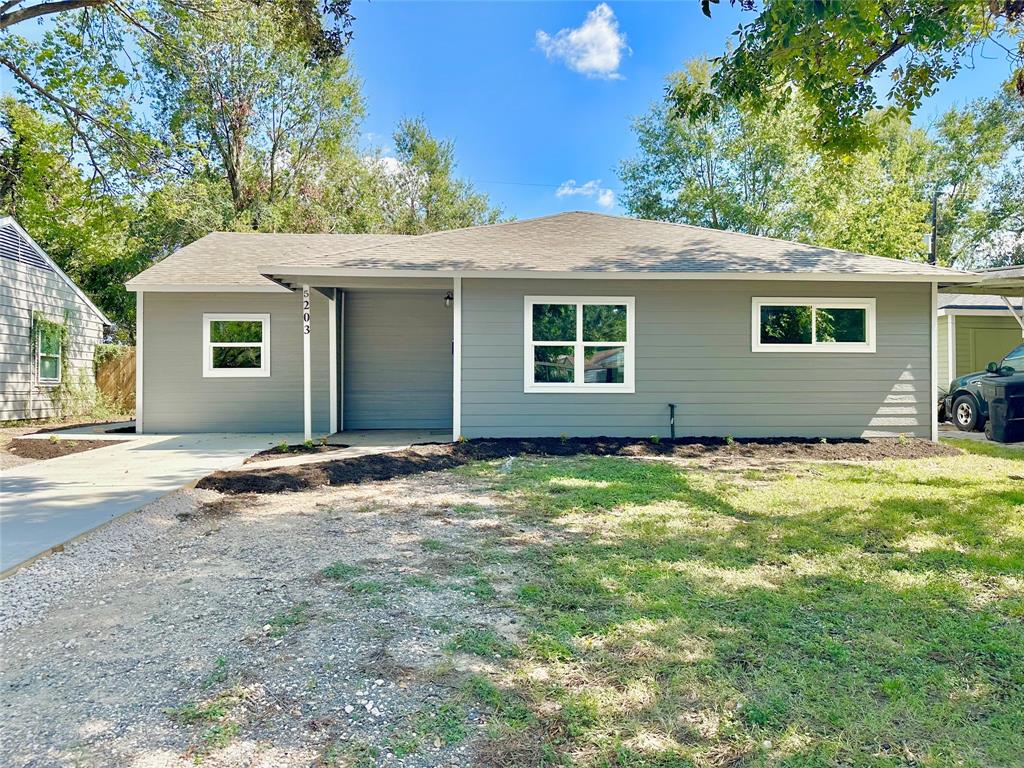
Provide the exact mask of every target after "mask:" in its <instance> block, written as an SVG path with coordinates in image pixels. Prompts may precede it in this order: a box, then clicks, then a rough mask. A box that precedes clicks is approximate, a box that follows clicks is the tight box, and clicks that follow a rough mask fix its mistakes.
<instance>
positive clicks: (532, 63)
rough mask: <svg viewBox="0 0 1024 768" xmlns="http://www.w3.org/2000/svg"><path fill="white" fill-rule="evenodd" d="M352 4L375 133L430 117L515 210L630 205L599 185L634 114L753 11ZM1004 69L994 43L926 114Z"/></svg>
mask: <svg viewBox="0 0 1024 768" xmlns="http://www.w3.org/2000/svg"><path fill="white" fill-rule="evenodd" d="M353 10H354V13H355V16H356V21H355V24H354V31H355V37H354V40H353V43H352V46H351V48H350V53H351V55H352V57H353V59H354V61H355V65H356V70H357V72H358V74H359V76H360V77H361V78H362V79H363V84H364V87H363V92H364V96H365V99H366V105H367V110H368V115H367V118H366V120H365V122H364V126H363V128H364V135H365V137H366V138H367V140H368V141H369V142H371V143H375V144H381V145H386V144H387V143H388V142H389V137H390V134H391V131H392V130H393V128H394V126H395V124H396V123H397V121H398V120H399V119H400V118H401V117H402V116H404V115H409V116H414V115H422V116H423V117H425V118H426V120H427V123H428V125H429V126H430V128H431V130H432V131H433V132H434V134H435V135H437V136H443V137H446V138H451V139H453V140H454V141H455V146H456V154H457V157H458V160H459V173H460V175H461V176H463V177H464V178H467V179H469V180H471V181H472V182H473V183H474V184H475V185H477V187H478V188H480V189H481V190H483V191H485V192H487V193H488V194H489V195H490V196H491V199H492V201H493V202H494V203H496V204H497V205H499V206H501V207H502V208H503V209H504V210H505V212H506V213H507V214H510V215H513V216H516V217H518V218H528V217H531V216H540V215H544V214H548V213H553V212H557V211H563V210H573V209H584V210H596V211H610V212H612V213H621V212H622V210H621V208H620V207H619V206H618V204H617V203H612V205H611V206H608V205H607V203H609V198H610V195H609V194H608V193H607V192H604V193H603V194H602V190H611V191H612V194H614V193H616V192H618V190H619V189H620V185H619V182H618V179H617V176H616V167H617V164H618V162H619V160H620V159H622V158H624V157H628V156H630V155H632V153H633V151H634V148H635V144H634V141H633V136H632V132H631V130H630V123H631V120H632V118H633V117H634V116H636V115H639V114H642V113H643V112H645V111H646V110H647V109H648V107H649V105H650V104H651V103H652V102H653V101H655V100H657V99H658V98H660V96H661V94H662V89H663V85H664V79H665V76H666V75H667V74H668V73H669V72H671V71H673V70H675V69H678V68H679V67H680V65H681V64H682V62H683V61H684V60H686V59H688V58H691V57H694V56H700V55H717V54H719V53H721V52H722V50H723V48H724V46H725V43H726V41H727V40H728V38H729V35H730V33H731V32H732V31H733V30H734V29H735V28H736V27H737V25H738V24H739V23H740V22H741V21H742V20H744V19H749V18H751V14H749V13H743V12H741V11H739V10H738V9H735V8H733V7H731V6H730V5H729V4H728V2H723V3H722V4H721V5H719V6H717V7H715V8H714V9H713V18H712V19H707V18H705V17H704V16H703V15H702V14H701V12H700V5H699V3H698V2H697V0H692V2H680V3H662V2H608V3H607V10H605V9H599V4H598V3H597V2H596V1H592V2H586V3H582V2H580V3H578V2H559V3H540V2H500V3H483V2H479V3H475V2H448V3H436V2H387V1H386V0H373V1H372V2H366V0H357V2H355V3H354V4H353ZM588 15H589V21H588ZM580 27H583V30H582V31H581V32H577V33H576V34H575V36H573V35H572V34H571V30H575V29H578V28H580ZM560 30H567V32H566V33H564V34H562V35H561V36H559V31H560ZM538 32H542V33H544V35H546V37H545V36H540V37H538ZM622 37H624V45H625V47H622V43H623V41H622V40H621V38H622ZM616 52H617V53H618V59H619V60H618V65H617V66H614V67H612V65H613V64H615V58H616ZM573 67H575V69H574V68H573ZM579 70H582V71H579ZM1007 72H1008V66H1007V64H1006V61H1005V59H1003V58H1001V57H1000V55H999V51H998V50H997V49H996V48H995V47H994V46H989V50H986V51H984V53H983V55H981V56H976V57H975V61H974V68H973V69H965V70H964V71H963V72H961V74H960V75H959V76H958V77H957V78H956V79H955V80H953V81H951V82H948V83H945V84H943V85H942V86H941V88H940V91H939V93H938V94H936V95H935V96H934V97H932V98H931V99H930V100H929V101H928V102H927V103H926V104H925V106H924V108H923V109H922V110H921V112H920V113H919V115H918V117H917V118H916V120H915V122H917V123H918V124H921V125H925V124H927V123H928V122H929V121H930V120H931V119H933V118H934V117H935V116H936V115H937V114H939V113H940V112H941V111H942V110H944V109H946V108H947V107H948V106H950V105H951V104H953V103H963V102H965V101H967V100H969V99H971V98H975V97H977V96H985V95H990V94H992V93H994V92H995V89H996V88H997V87H998V85H999V83H1000V82H1001V81H1002V79H1003V78H1005V76H1006V74H1007ZM570 180H574V181H575V183H576V187H582V186H584V185H585V184H586V183H587V182H597V183H596V184H592V185H591V186H590V187H585V188H584V190H583V192H586V193H588V194H584V193H583V192H581V193H580V194H573V195H562V196H558V195H557V194H556V193H557V191H558V187H559V186H560V185H562V184H564V183H566V182H568V181H570ZM602 203H603V204H604V205H602Z"/></svg>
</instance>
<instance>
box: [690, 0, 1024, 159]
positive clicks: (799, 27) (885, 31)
mask: <svg viewBox="0 0 1024 768" xmlns="http://www.w3.org/2000/svg"><path fill="white" fill-rule="evenodd" d="M717 2H718V0H702V3H701V5H702V7H703V10H704V13H705V14H707V15H711V12H712V11H711V6H712V5H713V4H716V3H717ZM730 3H731V4H733V5H739V6H740V7H741V8H743V9H744V10H745V11H747V12H751V13H753V14H755V16H754V18H753V19H752V20H751V21H750V22H748V23H744V24H741V25H740V27H739V28H738V29H737V30H736V33H735V36H736V41H735V44H732V45H730V47H729V48H728V50H727V51H726V52H725V54H724V55H723V56H721V57H720V58H719V59H717V60H716V61H717V64H718V65H719V66H718V67H717V68H716V70H715V74H714V78H713V80H712V83H711V88H710V89H708V90H707V91H705V92H697V91H692V90H687V89H679V90H677V91H676V92H675V94H674V97H675V98H674V102H675V103H674V106H675V108H677V109H679V110H680V111H682V112H685V113H687V114H690V115H694V116H696V115H705V114H708V113H711V112H714V111H715V110H716V109H718V108H719V105H720V104H721V103H722V102H739V101H744V100H746V101H748V102H749V103H750V104H752V105H754V106H755V107H756V108H757V109H758V110H759V111H765V112H774V111H777V110H779V109H781V108H783V107H784V106H785V105H786V103H787V102H788V98H789V89H790V87H792V86H794V85H795V86H796V87H797V88H798V89H799V90H800V91H801V93H803V94H804V97H805V98H806V99H807V100H808V101H809V103H810V104H811V105H812V106H813V107H814V119H813V123H812V125H813V129H814V138H815V140H816V141H817V142H818V143H820V144H821V145H822V146H827V147H830V148H841V149H849V148H851V147H853V146H857V145H860V144H863V143H864V142H865V141H870V140H871V138H872V132H871V130H870V125H869V122H870V120H869V118H870V116H871V115H872V113H873V112H874V111H875V110H876V109H878V108H879V107H882V106H885V107H886V108H891V109H892V110H893V111H894V112H895V113H897V114H901V115H904V116H905V115H910V114H913V113H914V112H915V111H916V110H917V109H918V107H920V105H921V102H922V100H923V99H924V98H925V97H927V96H930V95H931V94H932V93H934V92H935V90H936V89H937V88H938V87H939V84H940V83H942V82H943V81H945V80H949V79H950V78H952V77H953V76H954V75H956V74H957V72H959V71H960V70H961V69H962V68H963V67H965V66H968V65H969V62H970V58H971V55H972V54H974V53H975V51H976V49H979V48H980V47H981V46H983V45H987V46H988V48H987V50H988V51H992V52H996V51H998V52H1005V54H1006V57H1007V59H1008V70H1009V71H1008V74H1009V76H1010V78H1011V80H1012V81H1013V83H1014V90H1015V91H1016V93H1017V94H1018V96H1020V97H1024V37H1022V34H1021V33H1022V28H1021V23H1022V21H1024V3H1021V2H1020V0H987V1H985V0H941V2H939V1H937V0H763V2H761V3H757V2H755V1H754V0H730Z"/></svg>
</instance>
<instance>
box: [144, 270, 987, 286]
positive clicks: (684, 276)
mask: <svg viewBox="0 0 1024 768" xmlns="http://www.w3.org/2000/svg"><path fill="white" fill-rule="evenodd" d="M256 268H257V270H259V272H260V273H261V274H263V275H267V276H269V275H296V276H303V277H317V276H320V277H462V278H474V277H478V278H507V279H534V280H786V281H789V282H801V281H821V282H855V283H856V282H861V283H970V282H975V281H976V276H975V275H967V274H964V275H957V274H949V275H947V274H939V275H934V274H892V273H885V274H879V273H873V272H844V273H837V272H596V271H587V272H571V271H570V272H555V271H541V270H463V269H384V268H374V269H364V268H351V267H299V266H294V265H259V266H257V267H256ZM146 290H152V289H150V288H146Z"/></svg>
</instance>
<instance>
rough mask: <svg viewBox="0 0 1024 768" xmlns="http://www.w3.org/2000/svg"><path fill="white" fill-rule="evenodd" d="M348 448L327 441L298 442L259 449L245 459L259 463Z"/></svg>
mask: <svg viewBox="0 0 1024 768" xmlns="http://www.w3.org/2000/svg"><path fill="white" fill-rule="evenodd" d="M346 448H348V446H347V445H342V444H335V443H327V444H324V445H319V444H314V445H306V444H304V443H298V444H293V445H279V446H275V447H274V448H267V449H266V450H265V451H258V452H256V453H254V454H253V455H252V456H250V457H249V458H248V459H246V460H245V463H246V464H257V463H259V462H261V461H273V460H274V459H281V458H284V457H285V456H318V455H320V454H325V453H337V452H338V451H343V450H345V449H346Z"/></svg>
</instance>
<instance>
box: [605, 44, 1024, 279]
mask: <svg viewBox="0 0 1024 768" xmlns="http://www.w3.org/2000/svg"><path fill="white" fill-rule="evenodd" d="M714 77H715V74H714V70H713V68H712V67H710V66H709V65H708V64H707V63H705V62H699V61H698V62H689V63H688V64H687V65H686V68H685V69H684V70H683V71H682V72H680V73H676V74H674V75H672V76H671V77H670V78H669V83H670V87H669V91H670V93H669V95H668V96H667V97H666V99H665V100H664V101H662V102H660V103H657V104H655V105H654V106H653V107H652V108H651V111H650V112H649V113H648V114H647V115H645V116H643V117H641V118H639V119H638V120H637V121H636V123H635V125H634V130H635V131H636V134H637V141H638V145H639V150H640V151H639V153H638V155H637V156H636V157H634V158H630V159H628V160H626V161H624V162H623V163H622V164H621V166H620V176H621V178H622V181H623V185H624V187H625V193H624V195H623V197H622V201H623V205H624V206H625V208H626V210H627V211H628V212H629V213H631V214H633V215H636V216H640V217H643V218H651V219H660V220H666V221H677V222H683V223H689V224H697V225H701V226H710V227H715V228H722V229H731V230H735V231H740V232H746V233H749V234H757V235H768V236H772V237H781V238H785V239H792V240H798V241H802V242H807V243H813V244H819V245H825V246H829V247H833V248H841V249H845V250H850V251H857V252H862V253H872V254H876V255H879V256H888V257H893V258H904V259H916V260H923V259H925V258H926V257H927V246H926V244H925V235H926V234H927V233H928V232H930V230H931V202H932V198H933V196H935V195H936V194H938V200H939V205H938V207H939V216H938V220H939V237H938V243H939V250H938V256H939V261H940V263H945V264H951V265H954V266H960V267H972V266H984V265H986V264H997V263H1011V262H1012V261H1013V260H1014V259H1019V258H1021V253H1022V251H1024V247H1022V242H1024V238H1022V236H1021V231H1022V229H1021V228H1022V225H1024V184H1022V175H1021V171H1020V169H1021V167H1022V166H1021V160H1020V148H1021V146H1022V137H1024V129H1022V125H1024V119H1022V114H1024V106H1022V105H1021V103H1020V102H1019V100H1017V99H1016V97H1014V96H1013V95H1012V94H1011V93H1010V92H1009V89H1007V88H1004V89H1003V90H1001V91H1000V92H999V93H998V94H996V95H995V96H994V97H992V98H980V99H976V100H975V101H973V102H971V103H969V104H967V105H965V106H964V107H962V108H955V109H951V110H949V111H948V112H946V113H945V114H944V115H943V116H942V117H941V119H939V120H938V121H937V123H936V125H935V126H934V127H933V129H932V130H931V131H930V132H928V131H925V130H922V129H918V128H912V127H911V126H910V124H909V122H908V121H907V120H905V119H895V118H892V117H888V118H887V117H886V116H885V115H883V114H882V113H880V112H873V113H871V114H869V115H868V116H867V117H866V118H865V120H864V124H863V126H862V128H863V130H864V131H866V132H868V133H870V136H871V141H870V142H869V143H866V144H864V145H862V146H860V147H859V148H858V149H857V150H856V151H851V152H847V153H845V154H840V153H836V152H832V151H828V150H823V149H822V148H821V147H820V146H819V144H818V143H816V140H815V138H814V135H813V133H812V132H809V129H808V126H810V125H812V124H813V118H814V115H815V114H816V110H815V107H814V104H813V103H812V102H811V101H810V100H808V99H807V98H806V97H805V95H804V94H802V93H801V92H799V91H796V90H795V89H792V88H790V89H788V90H787V94H786V97H785V101H780V102H779V104H778V110H777V111H776V112H775V113H773V114H767V113H765V112H763V111H760V108H759V105H758V104H757V103H756V100H754V99H749V98H744V99H742V100H740V101H738V102H719V103H717V106H716V108H715V109H714V110H713V111H712V112H710V113H707V114H694V113H690V114H680V113H678V112H676V111H674V109H673V104H672V102H673V99H674V98H675V96H674V95H673V94H675V93H677V92H678V90H679V89H680V88H686V89H689V90H691V91H694V92H698V91H699V92H701V93H711V92H712V87H713V86H712V83H713V81H714Z"/></svg>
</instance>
